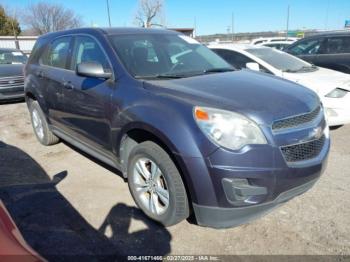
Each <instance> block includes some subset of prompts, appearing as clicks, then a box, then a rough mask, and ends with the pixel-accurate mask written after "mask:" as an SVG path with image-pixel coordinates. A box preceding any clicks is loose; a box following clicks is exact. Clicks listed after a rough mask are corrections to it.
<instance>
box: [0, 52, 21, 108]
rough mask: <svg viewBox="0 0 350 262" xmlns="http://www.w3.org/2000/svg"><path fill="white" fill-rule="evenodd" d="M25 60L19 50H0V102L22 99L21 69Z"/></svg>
mask: <svg viewBox="0 0 350 262" xmlns="http://www.w3.org/2000/svg"><path fill="white" fill-rule="evenodd" d="M27 60H28V57H27V56H26V55H25V54H23V53H22V51H20V50H17V49H9V48H0V101H3V100H17V99H23V98H24V78H23V68H24V64H25V63H26V62H27Z"/></svg>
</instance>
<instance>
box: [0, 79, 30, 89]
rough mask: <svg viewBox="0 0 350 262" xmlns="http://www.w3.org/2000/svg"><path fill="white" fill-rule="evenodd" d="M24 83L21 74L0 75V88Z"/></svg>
mask: <svg viewBox="0 0 350 262" xmlns="http://www.w3.org/2000/svg"><path fill="white" fill-rule="evenodd" d="M23 85H24V77H23V76H10V77H0V88H11V87H19V86H23Z"/></svg>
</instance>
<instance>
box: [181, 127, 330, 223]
mask: <svg viewBox="0 0 350 262" xmlns="http://www.w3.org/2000/svg"><path fill="white" fill-rule="evenodd" d="M318 126H320V127H322V128H323V129H324V135H323V136H322V137H323V138H324V139H323V140H322V141H324V142H323V144H322V147H321V150H320V151H317V152H318V153H317V155H315V156H313V157H312V158H307V159H306V160H303V161H299V160H298V162H287V160H286V159H285V155H284V154H283V153H282V149H281V148H283V146H284V145H293V141H304V142H300V143H304V144H308V143H309V142H310V141H309V140H304V138H305V137H309V136H310V132H311V133H312V132H313V130H314V128H311V129H310V128H306V129H301V130H295V131H293V132H292V133H279V134H273V139H271V140H270V141H274V142H271V143H270V144H268V145H252V146H246V147H245V148H243V149H242V150H240V151H237V152H235V151H229V150H225V149H223V148H219V149H217V150H216V151H215V152H214V153H212V154H211V155H210V156H208V157H207V158H204V159H203V158H188V159H185V165H186V167H187V170H191V172H190V177H191V181H190V183H187V184H188V185H189V190H190V192H191V200H192V206H193V209H194V214H195V217H196V219H197V222H198V224H200V225H203V226H210V227H231V226H236V225H240V224H242V223H246V222H248V221H250V220H252V219H255V218H257V217H260V216H262V215H263V214H265V213H266V212H268V211H270V210H271V209H273V208H274V207H277V206H279V205H280V204H281V203H284V202H286V201H288V200H289V199H291V198H293V197H295V196H297V195H300V194H302V193H303V192H305V191H307V190H308V189H310V188H311V187H312V185H313V184H314V183H315V182H316V181H317V180H318V179H319V177H320V176H321V174H322V173H323V171H324V170H325V168H326V165H327V157H328V152H329V148H330V140H329V133H328V127H327V126H326V124H325V121H324V120H322V122H321V123H319V125H318ZM266 133H267V132H266ZM311 141H313V140H311ZM294 143H295V142H294ZM297 145H298V144H297ZM305 150H310V148H309V147H305ZM187 182H188V181H187Z"/></svg>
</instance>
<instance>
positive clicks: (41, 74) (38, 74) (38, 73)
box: [36, 71, 44, 78]
mask: <svg viewBox="0 0 350 262" xmlns="http://www.w3.org/2000/svg"><path fill="white" fill-rule="evenodd" d="M36 75H37V76H38V77H39V78H44V72H43V71H38V72H36Z"/></svg>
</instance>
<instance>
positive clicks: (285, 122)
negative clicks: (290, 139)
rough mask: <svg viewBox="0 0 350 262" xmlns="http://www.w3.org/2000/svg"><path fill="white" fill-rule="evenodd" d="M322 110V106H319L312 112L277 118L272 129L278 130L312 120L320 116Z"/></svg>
mask: <svg viewBox="0 0 350 262" xmlns="http://www.w3.org/2000/svg"><path fill="white" fill-rule="evenodd" d="M320 111H321V107H320V106H318V107H317V108H316V109H315V110H313V111H311V112H310V113H306V114H303V115H298V116H293V117H289V118H285V119H281V120H277V121H275V122H274V123H273V125H272V130H274V131H278V130H281V129H286V128H293V127H297V126H301V125H304V124H306V123H309V122H312V121H313V120H314V119H315V118H316V117H317V116H318V114H319V113H320Z"/></svg>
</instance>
